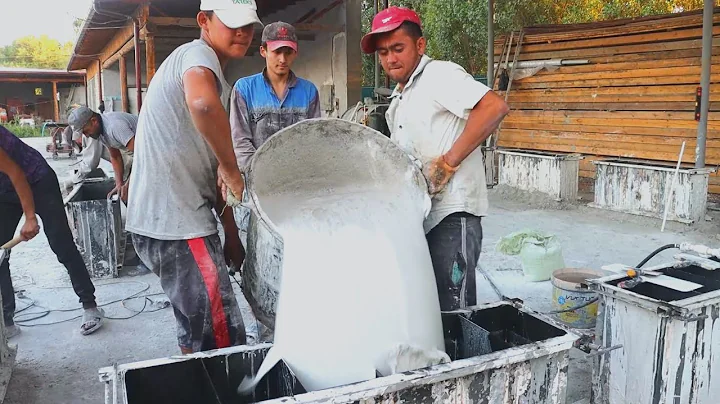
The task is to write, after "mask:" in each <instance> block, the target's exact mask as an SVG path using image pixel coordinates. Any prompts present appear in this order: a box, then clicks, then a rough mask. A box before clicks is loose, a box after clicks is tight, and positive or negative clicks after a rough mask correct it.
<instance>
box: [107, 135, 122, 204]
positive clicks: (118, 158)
mask: <svg viewBox="0 0 720 404" xmlns="http://www.w3.org/2000/svg"><path fill="white" fill-rule="evenodd" d="M108 151H109V152H110V164H112V168H113V172H114V173H115V189H113V190H112V191H110V194H108V196H110V195H113V194H114V193H116V192H117V191H119V190H120V187H122V186H123V176H124V175H125V165H124V164H123V158H122V153H120V150H118V149H116V148H114V147H108Z"/></svg>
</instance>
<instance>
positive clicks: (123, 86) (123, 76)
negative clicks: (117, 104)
mask: <svg viewBox="0 0 720 404" xmlns="http://www.w3.org/2000/svg"><path fill="white" fill-rule="evenodd" d="M127 87H128V86H127V59H126V58H125V56H121V57H120V98H121V99H122V111H123V112H128V111H129V105H128V88H127Z"/></svg>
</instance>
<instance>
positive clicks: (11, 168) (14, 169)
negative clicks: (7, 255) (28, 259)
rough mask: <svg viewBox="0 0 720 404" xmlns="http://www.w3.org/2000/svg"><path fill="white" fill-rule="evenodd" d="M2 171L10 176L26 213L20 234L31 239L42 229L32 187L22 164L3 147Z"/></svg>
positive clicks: (1, 151) (0, 167) (1, 152)
mask: <svg viewBox="0 0 720 404" xmlns="http://www.w3.org/2000/svg"><path fill="white" fill-rule="evenodd" d="M0 172H2V173H5V174H6V175H7V176H8V177H10V182H12V184H13V187H14V188H15V192H16V193H17V194H18V198H19V199H20V205H22V210H23V213H24V214H25V223H24V224H23V227H22V229H20V234H21V235H22V237H23V239H24V240H30V239H31V238H33V237H35V236H36V235H37V234H38V232H39V231H40V226H39V225H38V221H37V216H35V201H34V200H33V194H32V189H31V188H30V184H29V183H28V181H27V177H25V173H23V171H22V169H21V168H20V166H18V165H17V163H15V161H14V160H13V159H12V158H10V156H8V154H7V153H5V150H3V149H0Z"/></svg>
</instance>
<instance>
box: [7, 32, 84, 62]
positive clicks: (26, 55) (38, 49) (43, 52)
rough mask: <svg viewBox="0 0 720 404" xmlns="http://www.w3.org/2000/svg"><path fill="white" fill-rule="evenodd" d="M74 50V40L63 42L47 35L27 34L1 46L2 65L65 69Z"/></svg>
mask: <svg viewBox="0 0 720 404" xmlns="http://www.w3.org/2000/svg"><path fill="white" fill-rule="evenodd" d="M72 51H73V44H72V42H67V43H65V44H61V43H60V42H59V41H57V40H55V39H51V38H49V37H48V36H46V35H42V36H40V37H35V36H26V37H23V38H19V39H16V40H15V41H13V43H12V44H11V45H8V46H5V47H0V66H6V67H34V68H40V69H65V67H66V66H67V63H68V61H69V60H70V55H71V54H72Z"/></svg>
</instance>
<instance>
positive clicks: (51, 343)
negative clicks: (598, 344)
mask: <svg viewBox="0 0 720 404" xmlns="http://www.w3.org/2000/svg"><path fill="white" fill-rule="evenodd" d="M27 142H28V143H29V144H31V145H33V146H34V147H36V148H37V149H38V150H41V151H42V152H43V153H44V149H45V146H44V145H45V144H46V143H47V142H48V139H28V140H27ZM44 154H45V155H47V153H44ZM49 162H50V164H51V165H52V167H53V168H54V169H55V171H56V172H57V173H58V176H59V177H60V179H61V181H62V180H63V179H67V178H69V175H70V173H71V168H72V167H71V164H72V163H74V161H72V160H68V159H61V160H58V161H53V160H49ZM101 167H102V168H104V169H105V170H106V172H111V170H112V168H111V166H110V164H109V163H107V162H104V161H103V162H102V165H101ZM586 202H587V201H586ZM490 205H491V213H490V215H489V216H488V217H487V218H486V219H485V220H484V222H483V230H484V240H483V245H484V247H483V254H482V256H481V263H480V265H481V266H482V267H483V268H484V269H485V270H487V271H488V272H489V273H490V276H491V277H492V278H493V279H494V280H495V281H496V282H497V284H498V286H499V288H500V289H501V290H502V292H503V294H505V295H506V296H510V297H517V298H520V299H522V300H523V301H524V302H525V303H526V305H527V306H529V307H531V308H533V309H536V310H539V311H547V310H550V309H551V296H552V287H551V285H550V283H549V282H539V283H531V282H526V281H525V279H524V277H523V275H522V271H521V269H520V262H519V260H518V259H517V257H508V256H504V255H502V254H500V253H498V252H496V251H495V250H494V248H495V244H496V242H497V241H498V239H500V238H501V237H503V236H504V235H507V234H509V233H511V232H513V231H517V230H520V229H524V228H532V229H537V230H542V231H545V232H548V233H552V234H556V235H557V236H558V237H559V240H560V241H561V243H562V248H563V253H564V257H565V262H566V264H567V266H572V267H588V268H600V267H601V266H602V265H605V264H609V263H625V264H630V265H633V264H636V263H637V262H639V261H640V260H641V259H643V258H644V257H645V256H646V255H647V254H648V253H650V252H651V251H652V250H654V249H655V248H656V247H658V246H660V245H663V244H667V243H672V242H681V241H692V242H698V243H705V244H709V245H717V244H718V242H719V241H718V240H717V238H716V237H715V235H716V234H717V229H716V224H715V222H706V223H702V224H699V225H696V226H695V227H693V228H690V227H687V226H684V225H680V224H674V223H671V224H670V225H669V229H666V231H665V232H664V233H661V232H660V231H659V228H660V221H659V220H651V219H647V218H640V217H634V216H628V215H621V214H617V213H611V212H605V211H599V210H595V209H591V208H588V207H585V206H584V205H579V204H576V205H558V204H557V203H555V202H552V201H549V200H547V199H545V198H543V197H539V196H537V195H527V194H523V193H518V192H513V191H510V190H507V189H496V190H493V191H491V195H490ZM671 254H672V253H665V255H661V256H660V257H658V258H656V260H658V261H660V260H661V259H662V258H669V257H670V256H671ZM653 262H656V261H653ZM11 271H12V274H13V280H14V282H15V288H16V290H17V291H21V290H22V291H23V292H22V294H23V295H24V296H25V298H20V299H18V301H17V304H18V310H21V309H22V308H24V307H26V305H28V304H32V306H31V307H29V308H28V309H27V310H24V311H22V312H20V313H18V316H19V318H24V319H25V320H28V319H32V318H34V317H36V316H38V315H40V314H42V313H43V312H45V311H47V310H54V311H52V312H51V313H50V314H48V315H47V316H45V317H42V318H39V319H37V320H34V321H30V322H28V323H25V326H24V327H23V332H22V333H21V334H20V335H19V336H18V337H16V338H14V339H13V340H12V341H11V342H13V343H16V344H17V345H18V357H17V365H16V367H15V369H14V371H13V376H12V380H11V382H10V385H9V387H8V392H7V396H6V399H5V403H8V404H30V403H53V404H62V403H73V404H84V403H99V402H103V393H104V390H103V385H102V383H100V382H99V380H98V369H99V368H101V367H105V366H109V365H112V364H114V363H127V362H134V361H140V360H146V359H153V358H160V357H165V356H170V355H174V354H177V353H178V350H177V347H176V339H175V320H174V318H173V315H172V311H171V310H169V309H159V307H160V306H155V302H159V303H158V304H161V303H162V300H163V296H162V294H161V289H160V286H159V283H158V280H157V278H156V277H155V276H154V275H152V274H145V275H141V276H134V277H121V278H118V279H114V280H110V281H98V282H96V288H97V292H96V295H97V297H98V302H99V304H101V305H102V304H106V303H111V304H108V305H107V306H105V310H106V313H107V315H108V316H109V317H112V318H116V319H108V320H107V321H106V323H105V326H104V327H103V328H102V329H101V330H100V331H98V332H97V333H95V334H93V335H90V336H86V337H84V336H81V335H80V332H79V325H80V324H79V320H77V319H72V318H73V317H75V316H78V315H79V314H80V313H81V312H80V310H74V311H65V310H73V309H77V308H78V307H79V305H78V302H77V297H76V296H75V295H74V293H73V291H72V289H71V288H69V285H70V284H69V279H68V276H67V274H66V272H65V269H64V268H63V267H62V266H61V265H60V264H59V263H58V262H57V260H56V259H55V256H54V255H53V253H52V251H51V250H50V248H49V246H48V244H47V239H46V238H45V236H44V234H42V233H41V234H40V235H39V236H38V237H36V238H35V239H33V240H31V241H30V242H27V243H24V244H21V245H20V246H18V247H17V248H16V249H15V251H13V254H12V258H11ZM237 291H238V292H239V289H237ZM137 293H140V294H142V295H153V296H150V299H151V300H150V301H145V303H146V304H147V307H146V312H144V313H142V314H137V315H135V314H136V313H135V311H139V310H140V309H142V307H143V304H144V300H143V299H136V300H131V301H128V302H127V303H126V306H127V307H128V308H129V309H130V310H128V309H127V308H124V307H123V306H122V305H121V304H120V303H112V302H114V301H116V300H120V299H123V298H126V297H128V296H131V295H133V294H137ZM156 294H157V295H156ZM478 294H479V303H482V302H492V301H495V300H497V297H496V295H495V294H494V292H493V291H492V289H491V288H490V286H489V285H488V284H487V282H486V281H485V280H484V279H483V278H482V276H480V274H478ZM238 299H239V300H240V301H241V302H242V303H241V305H244V299H243V298H242V295H241V294H240V293H238ZM60 310H62V311H60ZM133 310H134V311H133ZM151 311H152V312H151ZM32 313H38V314H32ZM133 315H135V316H134V317H131V316H133ZM124 317H131V318H126V319H120V318H124ZM71 319H72V320H71ZM66 320H67V321H66ZM50 323H54V324H50ZM590 380H591V368H590V362H589V361H587V360H586V357H585V355H584V354H583V353H581V352H579V351H573V355H572V362H571V367H570V372H569V381H568V385H569V389H568V390H569V391H568V397H567V402H568V403H571V404H572V403H575V402H577V401H580V400H587V399H588V398H589V391H590Z"/></svg>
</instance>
